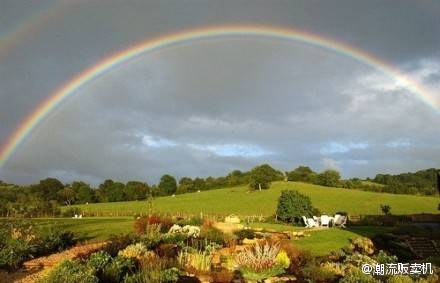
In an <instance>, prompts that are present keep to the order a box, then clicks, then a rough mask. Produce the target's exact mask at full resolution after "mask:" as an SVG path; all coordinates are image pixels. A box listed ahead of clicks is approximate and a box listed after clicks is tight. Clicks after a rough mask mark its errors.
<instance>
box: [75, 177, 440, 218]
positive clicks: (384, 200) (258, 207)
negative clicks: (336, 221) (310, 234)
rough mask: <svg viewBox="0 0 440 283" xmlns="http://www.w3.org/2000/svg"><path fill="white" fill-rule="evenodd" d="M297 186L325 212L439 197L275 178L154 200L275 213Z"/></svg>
mask: <svg viewBox="0 0 440 283" xmlns="http://www.w3.org/2000/svg"><path fill="white" fill-rule="evenodd" d="M285 189H294V190H297V191H299V192H300V193H302V194H305V195H308V196H309V197H310V198H311V199H312V203H313V205H314V206H316V207H317V208H319V209H320V210H321V211H322V212H323V213H330V214H331V213H335V212H337V211H347V212H348V213H350V214H381V211H380V204H388V205H390V206H391V213H393V214H411V213H437V212H438V211H437V206H438V203H439V199H438V198H436V197H426V196H412V195H395V194H385V193H374V192H364V191H358V190H348V189H340V188H329V187H321V186H316V185H312V184H305V183H295V182H275V183H273V184H272V186H271V188H270V189H269V190H267V191H257V192H248V190H247V188H246V187H245V186H242V187H235V188H226V189H220V190H212V191H205V192H200V193H189V194H184V195H177V196H175V197H160V198H156V199H155V200H154V202H153V209H154V210H155V211H159V212H170V213H174V212H181V213H188V214H198V213H200V212H203V213H204V214H224V215H226V214H231V213H234V214H237V215H260V214H262V215H266V216H268V215H273V214H274V213H275V210H276V205H277V200H278V197H279V195H280V192H281V191H282V190H285ZM78 207H80V208H81V209H82V210H83V211H84V212H86V213H87V212H89V213H90V212H95V213H96V212H99V213H100V215H110V214H112V215H116V214H117V213H119V215H121V213H124V214H125V215H130V214H134V213H139V212H146V211H147V203H146V201H131V202H113V203H97V204H88V205H78Z"/></svg>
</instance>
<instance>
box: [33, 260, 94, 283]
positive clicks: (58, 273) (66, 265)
mask: <svg viewBox="0 0 440 283" xmlns="http://www.w3.org/2000/svg"><path fill="white" fill-rule="evenodd" d="M77 282H81V283H96V282H98V278H97V277H96V276H95V275H94V274H93V270H92V268H90V267H88V266H86V265H84V264H81V262H80V261H78V260H65V261H63V262H61V263H60V264H59V265H58V266H56V267H55V268H54V269H52V270H51V271H50V272H49V274H48V275H47V276H46V277H44V278H43V279H41V280H40V281H39V283H77Z"/></svg>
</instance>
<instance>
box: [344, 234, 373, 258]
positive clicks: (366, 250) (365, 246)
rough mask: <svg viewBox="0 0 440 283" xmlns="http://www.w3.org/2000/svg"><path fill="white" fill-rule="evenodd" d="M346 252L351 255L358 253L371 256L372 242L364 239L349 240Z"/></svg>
mask: <svg viewBox="0 0 440 283" xmlns="http://www.w3.org/2000/svg"><path fill="white" fill-rule="evenodd" d="M348 251H349V252H351V253H354V252H358V253H360V254H364V255H371V254H373V253H374V244H373V242H372V241H371V240H370V239H368V238H365V237H358V238H353V239H350V245H349V246H348Z"/></svg>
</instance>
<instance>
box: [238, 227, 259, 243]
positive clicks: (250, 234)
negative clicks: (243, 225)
mask: <svg viewBox="0 0 440 283" xmlns="http://www.w3.org/2000/svg"><path fill="white" fill-rule="evenodd" d="M234 235H235V236H237V238H238V240H240V241H241V240H243V239H245V238H246V239H253V238H255V232H254V231H253V230H252V229H241V230H237V231H234Z"/></svg>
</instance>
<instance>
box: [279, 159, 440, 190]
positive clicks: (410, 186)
mask: <svg viewBox="0 0 440 283" xmlns="http://www.w3.org/2000/svg"><path fill="white" fill-rule="evenodd" d="M438 172H439V169H435V168H430V169H426V170H420V171H417V172H415V173H402V174H397V175H391V174H377V175H376V176H375V177H374V178H367V179H366V180H362V179H359V178H351V179H347V180H342V179H341V175H340V174H339V172H338V171H336V170H325V171H324V172H322V173H316V172H314V171H313V170H312V169H310V168H309V167H307V166H299V167H298V168H296V169H294V170H293V171H288V172H285V174H286V178H287V180H288V181H295V182H305V183H312V184H316V185H321V186H327V187H337V188H346V189H359V190H364V191H373V192H382V193H392V194H412V195H435V194H437V193H438V191H437V188H436V185H437V174H438Z"/></svg>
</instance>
